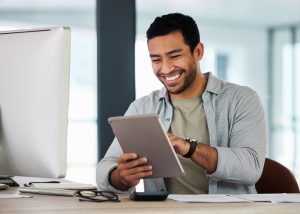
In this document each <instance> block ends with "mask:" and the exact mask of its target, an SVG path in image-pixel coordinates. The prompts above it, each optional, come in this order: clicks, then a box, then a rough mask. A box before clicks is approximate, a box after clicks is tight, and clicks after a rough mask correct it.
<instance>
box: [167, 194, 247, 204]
mask: <svg viewBox="0 0 300 214" xmlns="http://www.w3.org/2000/svg"><path fill="white" fill-rule="evenodd" d="M168 199H172V200H175V201H178V202H189V203H201V202H202V203H232V202H234V203H236V202H248V200H245V199H242V198H237V197H232V196H229V195H223V194H210V195H207V194H201V195H177V194H176V195H175V194H170V195H169V196H168Z"/></svg>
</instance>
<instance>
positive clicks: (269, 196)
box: [236, 193, 300, 203]
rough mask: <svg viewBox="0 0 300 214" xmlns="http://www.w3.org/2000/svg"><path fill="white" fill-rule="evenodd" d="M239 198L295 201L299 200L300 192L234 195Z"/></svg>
mask: <svg viewBox="0 0 300 214" xmlns="http://www.w3.org/2000/svg"><path fill="white" fill-rule="evenodd" d="M236 197H239V198H241V199H245V200H248V201H253V202H272V203H297V202H300V194H285V193H281V194H242V195H236Z"/></svg>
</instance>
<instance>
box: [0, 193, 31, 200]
mask: <svg viewBox="0 0 300 214" xmlns="http://www.w3.org/2000/svg"><path fill="white" fill-rule="evenodd" d="M10 198H32V196H31V195H20V194H16V193H0V199H10Z"/></svg>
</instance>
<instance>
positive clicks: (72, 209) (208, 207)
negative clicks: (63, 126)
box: [0, 190, 300, 214]
mask: <svg viewBox="0 0 300 214" xmlns="http://www.w3.org/2000/svg"><path fill="white" fill-rule="evenodd" d="M11 191H12V190H10V191H9V192H11ZM15 191H17V190H15ZM4 192H6V193H7V191H1V192H0V194H1V193H4ZM32 195H33V198H18V199H0V213H1V214H2V213H5V214H9V213H15V214H18V213H22V214H27V213H28V214H29V213H30V214H34V213H42V214H43V213H56V214H57V213H63V214H65V213H85V214H86V213H97V214H99V213H105V214H106V213H108V214H110V213H130V214H134V213H143V214H147V213H151V214H152V213H172V214H173V213H184V214H186V213H214V214H215V213H233V214H234V213H237V214H240V213H243V214H244V213H249V214H250V213H251V214H253V213H272V214H276V213H297V214H299V213H300V203H276V204H272V203H262V202H258V203H178V202H175V201H172V200H167V201H162V202H135V201H131V200H130V199H129V198H128V196H125V195H124V196H121V197H120V199H121V202H120V203H114V202H105V203H96V202H80V201H78V199H77V198H75V197H63V196H47V195H37V194H32Z"/></svg>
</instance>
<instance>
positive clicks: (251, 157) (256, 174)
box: [208, 87, 267, 185]
mask: <svg viewBox="0 0 300 214" xmlns="http://www.w3.org/2000/svg"><path fill="white" fill-rule="evenodd" d="M231 108H232V110H231V112H232V113H231V115H229V117H231V118H232V119H231V120H232V121H233V122H232V126H231V128H230V130H229V135H228V137H229V139H228V140H229V144H228V145H229V146H227V147H221V146H217V147H216V149H217V152H218V161H217V169H216V171H215V172H214V173H212V174H210V175H208V176H209V177H210V178H211V179H214V180H217V181H225V182H230V183H238V184H243V185H255V183H256V182H257V181H258V179H259V178H260V176H261V173H262V170H263V166H264V161H265V154H266V144H267V132H266V118H265V113H264V109H263V106H262V104H261V101H260V99H259V97H258V95H257V94H256V93H255V92H254V91H252V90H251V89H249V88H246V87H243V88H241V90H240V91H239V92H238V93H237V94H236V96H235V98H234V101H233V102H232V106H231Z"/></svg>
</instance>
